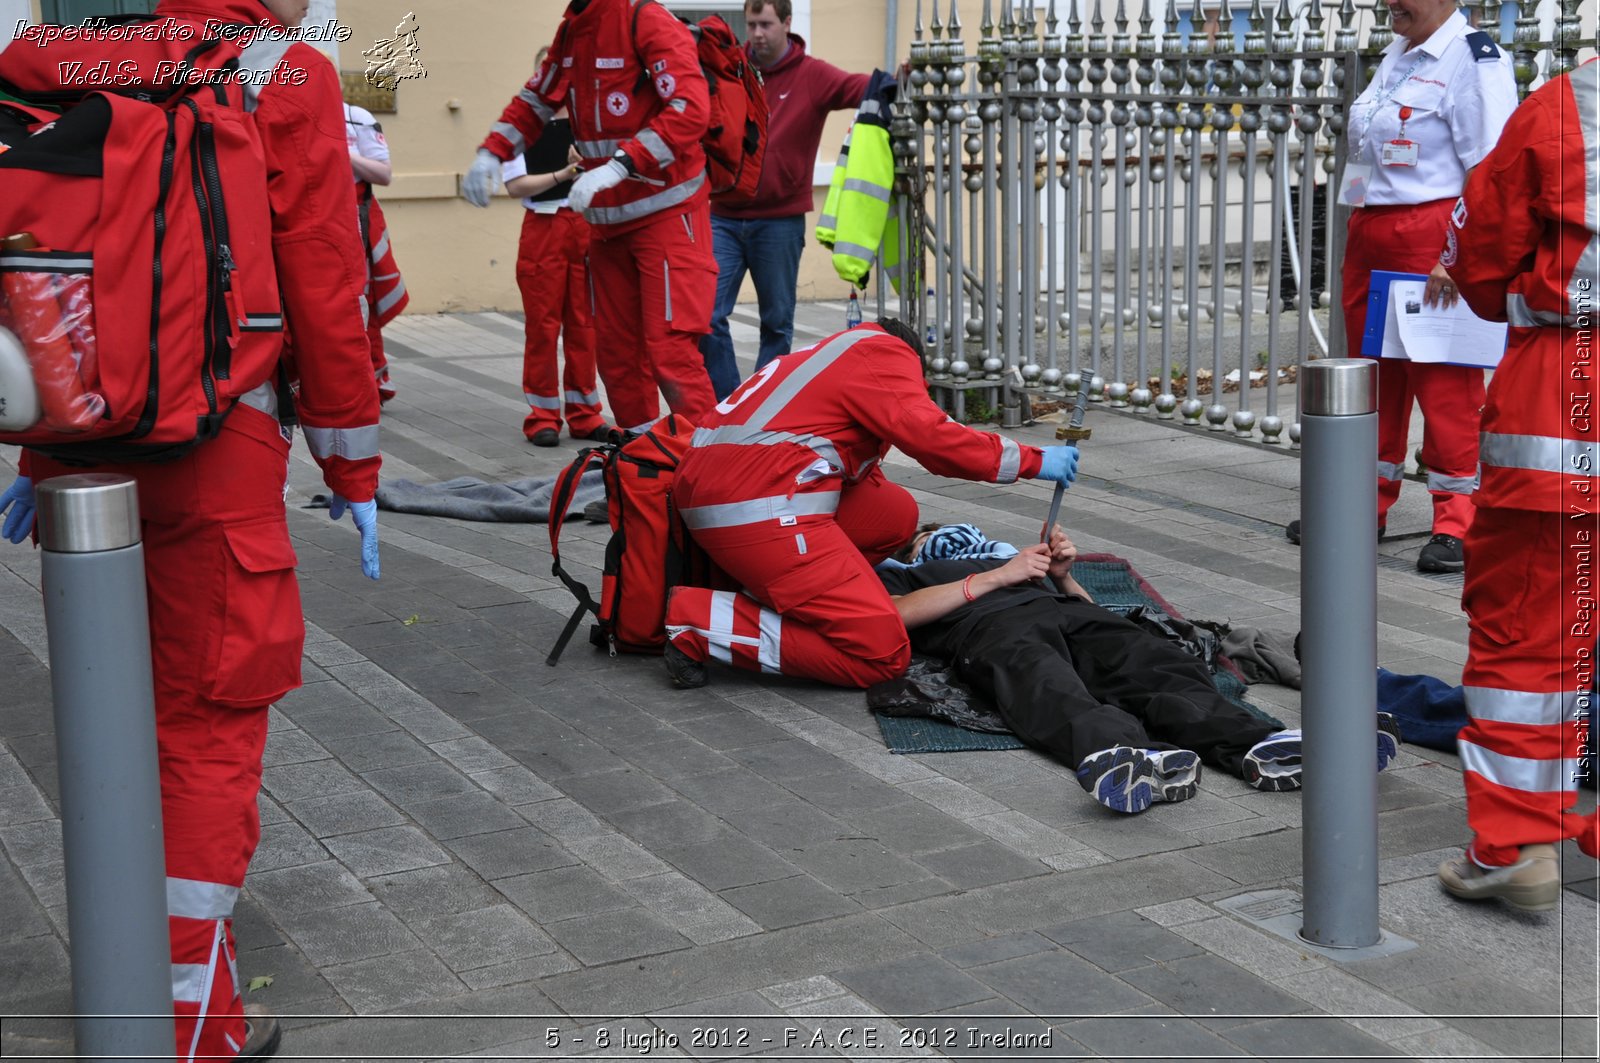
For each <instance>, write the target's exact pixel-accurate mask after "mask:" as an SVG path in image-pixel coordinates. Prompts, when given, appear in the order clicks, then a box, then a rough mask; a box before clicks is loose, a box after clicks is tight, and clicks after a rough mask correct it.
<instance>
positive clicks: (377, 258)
mask: <svg viewBox="0 0 1600 1063" xmlns="http://www.w3.org/2000/svg"><path fill="white" fill-rule="evenodd" d="M388 253H389V230H387V229H385V230H384V231H383V235H382V236H380V237H378V242H377V243H375V244H373V245H372V251H371V253H370V254H368V255H367V257H368V258H370V259H371V260H372V261H373V263H374V264H377V263H378V262H381V261H383V256H384V255H387V254H388Z"/></svg>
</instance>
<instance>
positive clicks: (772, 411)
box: [744, 329, 876, 450]
mask: <svg viewBox="0 0 1600 1063" xmlns="http://www.w3.org/2000/svg"><path fill="white" fill-rule="evenodd" d="M872 335H876V333H871V332H858V331H856V330H854V329H852V330H851V331H849V332H846V333H843V334H842V335H839V336H835V337H834V338H833V339H832V340H831V341H830V342H828V343H827V344H825V345H823V346H822V347H819V348H817V352H816V353H815V354H813V355H811V356H810V357H809V358H807V359H806V360H805V361H803V362H801V363H800V366H799V368H797V369H795V371H794V372H792V373H790V374H789V375H788V376H787V377H785V378H784V379H783V380H781V381H779V383H778V386H777V387H775V388H773V390H772V394H770V395H768V396H767V397H766V399H765V400H763V401H762V403H761V405H760V406H757V407H756V412H755V413H753V414H751V415H750V417H749V419H747V420H746V421H745V423H744V427H745V428H754V429H762V428H766V427H767V425H769V424H771V423H772V419H773V418H774V417H776V416H777V415H778V414H779V412H780V411H782V410H783V408H784V407H785V406H787V405H789V402H790V400H792V399H793V398H794V397H795V396H796V395H798V394H800V391H801V389H803V388H804V387H805V386H806V385H807V384H809V383H811V382H812V381H813V380H815V379H816V378H817V377H819V376H821V375H822V374H823V373H824V372H825V371H826V370H827V369H828V368H829V367H830V366H832V365H833V363H834V362H837V361H838V360H839V359H840V358H843V357H844V356H845V354H846V353H848V352H849V350H850V348H852V347H854V346H855V345H856V344H858V343H860V342H861V341H862V340H864V339H866V338H867V337H868V336H872ZM829 445H830V446H831V445H832V444H831V442H830V444H829ZM812 449H813V450H814V449H816V448H815V447H813V448H812Z"/></svg>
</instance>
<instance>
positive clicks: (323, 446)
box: [305, 424, 378, 461]
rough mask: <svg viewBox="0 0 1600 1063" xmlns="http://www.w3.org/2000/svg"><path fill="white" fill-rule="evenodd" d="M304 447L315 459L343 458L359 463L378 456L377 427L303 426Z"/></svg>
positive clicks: (370, 425)
mask: <svg viewBox="0 0 1600 1063" xmlns="http://www.w3.org/2000/svg"><path fill="white" fill-rule="evenodd" d="M305 433H306V446H308V447H310V448H311V453H312V454H313V455H314V456H316V457H317V458H323V459H326V458H344V459H346V460H348V461H361V460H362V459H364V458H376V457H377V456H378V426H377V425H375V424H369V425H364V426H362V427H360V428H313V427H311V426H310V425H306V426H305Z"/></svg>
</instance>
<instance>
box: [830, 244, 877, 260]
mask: <svg viewBox="0 0 1600 1063" xmlns="http://www.w3.org/2000/svg"><path fill="white" fill-rule="evenodd" d="M833 253H834V254H836V255H849V256H850V257H851V258H859V259H861V261H863V262H871V261H872V260H873V259H875V258H877V257H878V252H877V251H876V250H874V249H873V248H870V247H862V246H861V245H860V244H852V243H850V242H849V241H848V240H835V241H834V242H833Z"/></svg>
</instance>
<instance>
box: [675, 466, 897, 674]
mask: <svg viewBox="0 0 1600 1063" xmlns="http://www.w3.org/2000/svg"><path fill="white" fill-rule="evenodd" d="M685 504H686V505H692V504H693V502H692V500H691V499H685ZM916 526H917V504H916V502H915V500H913V499H912V497H911V493H910V492H909V491H907V490H906V489H905V488H903V487H900V486H898V485H896V484H893V483H890V482H889V481H888V480H887V479H886V478H884V476H883V474H882V472H881V471H880V470H879V469H877V468H874V469H873V470H872V471H871V472H870V473H869V474H868V475H867V476H865V477H864V478H863V479H862V480H861V482H860V483H858V484H855V485H854V486H849V487H846V488H845V489H844V490H843V491H842V492H841V495H840V501H839V509H838V511H837V512H836V513H835V514H833V515H832V516H831V517H830V516H822V517H816V516H813V517H799V518H797V519H796V521H795V523H793V524H787V525H785V524H781V523H780V522H779V521H778V520H771V521H764V522H762V523H759V524H746V525H742V526H739V527H733V528H702V529H699V530H696V531H695V533H694V537H695V541H696V542H698V543H700V545H701V546H703V547H705V549H706V552H707V553H709V554H710V555H711V558H712V560H713V561H715V562H716V563H717V565H718V566H719V567H721V568H722V570H723V571H724V572H726V573H727V574H728V576H730V577H731V578H732V579H733V580H734V581H736V582H737V583H738V584H739V585H740V586H742V587H744V588H745V590H744V591H743V592H733V591H710V590H704V589H701V588H698V587H679V588H678V589H677V590H675V591H674V592H673V594H672V598H671V601H670V602H668V604H667V634H668V636H669V637H670V638H671V639H672V640H673V644H674V645H675V646H677V647H678V648H679V649H680V650H682V651H683V652H684V653H685V654H687V655H688V656H689V657H692V658H694V659H695V660H697V661H705V660H718V661H722V662H723V663H724V664H731V665H733V666H734V667H736V668H744V669H748V670H750V671H755V672H775V673H780V674H782V675H790V676H803V677H805V678H808V679H820V680H822V681H823V682H825V683H832V684H834V685H836V686H844V687H866V686H870V685H871V684H873V683H876V682H879V681H880V680H883V679H891V678H893V677H894V676H897V675H900V674H901V673H902V672H904V671H905V670H906V665H907V664H909V663H910V660H911V640H910V637H909V636H908V635H907V634H906V628H905V624H904V623H902V622H901V620H900V614H899V613H898V612H896V610H895V607H894V602H892V601H891V600H890V599H889V592H888V591H886V590H884V588H883V583H882V582H881V581H880V580H879V579H878V577H877V576H876V575H875V574H874V573H873V571H872V566H873V565H875V564H877V563H878V562H879V561H882V560H883V559H884V558H886V557H888V556H889V555H890V554H891V553H893V552H894V551H895V550H897V549H899V548H900V547H901V546H904V545H905V544H906V543H907V542H908V541H910V539H911V537H912V535H913V534H914V533H915V532H916Z"/></svg>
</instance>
